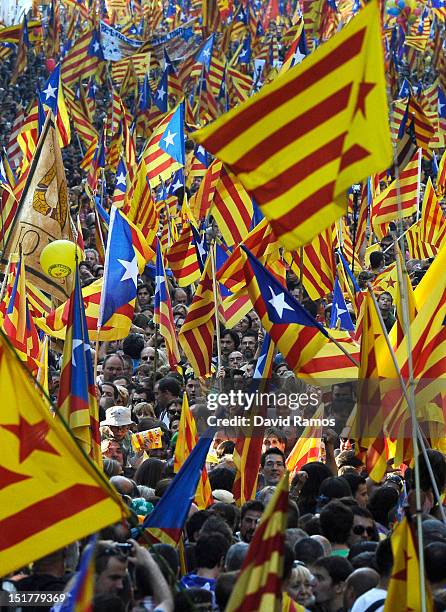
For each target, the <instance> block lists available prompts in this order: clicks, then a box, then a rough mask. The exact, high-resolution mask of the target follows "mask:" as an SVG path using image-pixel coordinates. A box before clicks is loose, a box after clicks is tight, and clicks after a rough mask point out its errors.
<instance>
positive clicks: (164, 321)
mask: <svg viewBox="0 0 446 612" xmlns="http://www.w3.org/2000/svg"><path fill="white" fill-rule="evenodd" d="M153 321H154V323H155V324H156V325H158V326H159V330H160V333H161V335H162V337H163V338H164V342H165V344H166V349H167V357H168V360H169V365H170V367H171V368H175V366H176V365H177V364H178V363H179V362H180V353H179V350H178V344H177V337H176V330H175V324H174V322H173V312H172V303H171V301H170V295H169V289H168V286H167V280H166V274H165V271H164V263H163V255H162V252H161V242H160V241H159V240H158V245H157V249H156V275H155V305H154V312H153Z"/></svg>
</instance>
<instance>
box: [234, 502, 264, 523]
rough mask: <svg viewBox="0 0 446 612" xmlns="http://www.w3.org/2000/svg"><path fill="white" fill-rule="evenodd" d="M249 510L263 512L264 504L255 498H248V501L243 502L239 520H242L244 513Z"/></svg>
mask: <svg viewBox="0 0 446 612" xmlns="http://www.w3.org/2000/svg"><path fill="white" fill-rule="evenodd" d="M250 510H252V511H253V512H263V511H264V510H265V506H264V505H263V504H262V502H260V501H258V500H257V499H250V500H249V501H247V502H245V503H244V504H243V506H242V508H241V511H240V520H241V521H243V519H244V518H245V514H246V513H247V512H249V511H250Z"/></svg>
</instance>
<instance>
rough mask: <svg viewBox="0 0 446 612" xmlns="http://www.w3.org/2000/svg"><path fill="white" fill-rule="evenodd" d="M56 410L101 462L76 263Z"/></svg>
mask: <svg viewBox="0 0 446 612" xmlns="http://www.w3.org/2000/svg"><path fill="white" fill-rule="evenodd" d="M57 409H58V411H59V413H60V414H61V416H62V418H63V419H64V421H65V423H67V424H68V426H69V427H70V429H71V432H72V434H73V436H74V437H75V438H76V440H77V442H78V444H79V445H80V446H81V448H82V449H83V450H84V452H85V453H86V454H87V455H89V456H90V457H91V459H92V460H93V461H94V462H95V463H96V464H97V465H98V466H101V465H102V455H101V437H100V433H99V409H98V402H97V399H96V384H95V380H94V370H93V353H92V351H91V348H90V343H89V340H88V329H87V321H86V317H85V309H84V303H83V299H82V293H81V284H80V278H79V270H78V268H77V266H76V272H75V279H74V288H73V292H72V293H71V297H70V307H69V311H68V321H67V332H66V335H65V342H64V351H63V357H62V370H61V373H60V387H59V396H58V398H57Z"/></svg>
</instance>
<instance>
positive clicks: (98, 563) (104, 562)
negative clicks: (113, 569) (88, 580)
mask: <svg viewBox="0 0 446 612" xmlns="http://www.w3.org/2000/svg"><path fill="white" fill-rule="evenodd" d="M110 557H116V558H117V559H118V560H120V561H121V562H122V563H127V557H125V556H124V555H123V554H122V553H121V551H120V550H118V549H117V548H114V547H113V546H110V545H109V544H106V543H105V542H98V543H97V544H96V547H95V560H94V563H95V573H96V574H102V572H103V571H104V570H105V569H107V566H108V560H109V559H110Z"/></svg>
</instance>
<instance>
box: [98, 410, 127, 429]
mask: <svg viewBox="0 0 446 612" xmlns="http://www.w3.org/2000/svg"><path fill="white" fill-rule="evenodd" d="M132 422H133V421H132V418H131V412H130V408H124V406H112V407H111V408H107V410H106V411H105V421H101V427H102V426H103V425H108V426H109V427H124V425H131V424H132Z"/></svg>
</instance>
